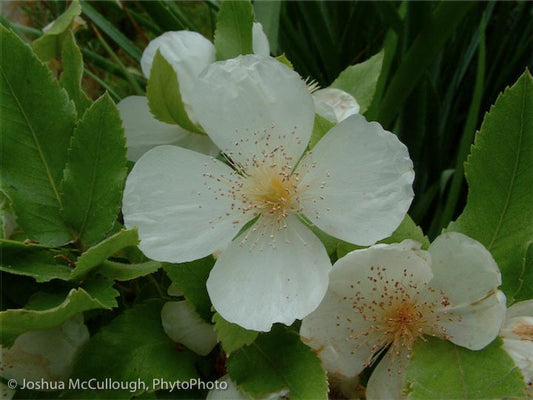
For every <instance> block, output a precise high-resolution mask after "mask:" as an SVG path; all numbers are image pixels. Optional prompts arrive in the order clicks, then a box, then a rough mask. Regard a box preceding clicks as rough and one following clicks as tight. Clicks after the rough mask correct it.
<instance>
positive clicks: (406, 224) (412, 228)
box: [337, 215, 429, 258]
mask: <svg viewBox="0 0 533 400" xmlns="http://www.w3.org/2000/svg"><path fill="white" fill-rule="evenodd" d="M405 239H413V240H416V241H417V242H419V243H421V244H422V248H423V249H426V250H427V248H428V247H429V239H428V238H427V236H425V235H424V232H422V229H421V228H420V227H419V226H418V225H417V224H415V222H414V221H413V220H412V219H411V217H410V216H409V215H405V217H404V219H403V220H402V222H401V223H400V225H399V226H398V228H396V230H395V231H394V232H393V233H392V235H390V236H389V237H388V238H385V239H383V240H380V241H379V242H378V243H386V244H391V243H400V242H402V241H403V240H405ZM362 248H364V247H361V246H357V245H355V244H351V243H347V242H341V243H339V246H338V247H337V257H338V258H341V257H344V256H345V255H346V254H348V253H349V252H351V251H354V250H357V249H362Z"/></svg>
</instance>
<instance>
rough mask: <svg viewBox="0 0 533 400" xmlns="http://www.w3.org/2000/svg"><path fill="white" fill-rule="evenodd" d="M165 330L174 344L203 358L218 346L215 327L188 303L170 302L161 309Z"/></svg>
mask: <svg viewBox="0 0 533 400" xmlns="http://www.w3.org/2000/svg"><path fill="white" fill-rule="evenodd" d="M161 323H162V325H163V330H164V331H165V333H166V334H167V335H168V337H170V338H171V339H172V340H173V341H174V342H176V343H181V344H183V345H184V346H185V347H187V348H189V349H191V350H192V351H194V352H195V353H197V354H200V355H201V356H206V355H208V354H209V353H210V352H211V350H213V348H214V347H215V346H216V345H217V334H216V332H215V330H214V328H213V325H210V324H208V323H207V322H205V321H204V320H203V319H202V318H201V317H200V315H198V313H197V312H196V311H195V310H194V309H193V308H192V306H191V305H190V304H189V303H188V302H187V301H169V302H166V303H165V305H164V306H163V308H162V309H161Z"/></svg>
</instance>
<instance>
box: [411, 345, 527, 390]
mask: <svg viewBox="0 0 533 400" xmlns="http://www.w3.org/2000/svg"><path fill="white" fill-rule="evenodd" d="M404 392H406V393H408V398H409V399H412V400H416V399H421V400H422V399H423V400H429V399H439V400H440V399H454V400H460V399H464V400H467V399H468V400H472V399H484V400H488V399H503V398H505V399H525V398H526V395H525V383H524V380H523V378H522V375H521V373H520V370H519V369H518V367H516V366H515V364H514V362H513V360H512V359H511V357H510V356H509V355H508V354H507V352H506V351H505V350H504V349H503V348H502V341H501V339H497V340H495V341H494V342H493V343H492V344H490V345H489V346H487V347H485V348H484V349H483V350H480V351H471V350H468V349H465V348H463V347H459V346H455V345H454V344H452V343H450V342H447V341H443V340H440V339H435V338H430V339H429V340H428V341H427V342H424V341H419V342H418V343H417V344H416V345H415V347H414V350H413V356H412V358H411V360H410V361H409V364H408V366H407V372H406V377H405V385H404Z"/></svg>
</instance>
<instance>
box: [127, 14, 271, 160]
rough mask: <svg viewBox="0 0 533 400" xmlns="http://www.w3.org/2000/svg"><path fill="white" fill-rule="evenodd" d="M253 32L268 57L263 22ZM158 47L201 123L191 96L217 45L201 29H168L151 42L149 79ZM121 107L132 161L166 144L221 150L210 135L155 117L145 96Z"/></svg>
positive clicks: (145, 65)
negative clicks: (197, 79)
mask: <svg viewBox="0 0 533 400" xmlns="http://www.w3.org/2000/svg"><path fill="white" fill-rule="evenodd" d="M252 32H253V50H254V53H256V54H261V55H265V56H268V55H269V54H270V47H269V45H268V39H267V37H266V36H265V33H264V32H263V28H262V26H261V24H260V23H257V22H256V23H254V25H253V31H252ZM158 50H159V51H160V52H161V55H162V56H163V57H164V58H165V59H166V60H167V61H168V62H169V63H170V64H171V65H172V67H173V68H174V70H175V71H176V74H177V77H178V82H179V85H180V92H181V96H182V99H183V101H184V104H185V111H186V112H187V114H188V115H189V118H190V119H191V120H192V121H194V122H195V123H197V122H198V119H197V118H196V116H195V115H196V113H195V111H194V108H193V106H192V105H191V97H192V95H193V93H194V88H195V85H196V84H195V81H196V78H197V77H198V75H199V74H200V72H202V71H203V70H204V69H205V68H206V67H207V66H209V65H210V64H212V63H214V62H215V47H214V46H213V44H212V43H211V42H210V41H209V40H207V39H206V38H205V37H203V36H202V35H201V34H199V33H197V32H191V31H172V32H165V33H163V34H162V35H161V36H158V37H157V38H155V39H154V40H152V41H150V43H149V44H148V46H147V47H146V48H145V49H144V52H143V54H142V57H141V69H142V71H143V74H144V76H145V77H146V78H149V77H150V71H151V69H152V63H153V60H154V57H155V54H156V53H157V51H158ZM117 106H118V109H119V111H120V116H121V118H122V121H123V122H124V130H125V134H126V140H127V145H128V159H130V160H132V161H137V160H138V159H139V157H140V156H141V155H143V154H144V153H145V152H147V151H148V150H150V149H151V148H153V147H155V146H160V145H164V144H171V145H176V146H181V147H185V148H187V149H191V150H195V151H198V152H201V153H204V154H210V155H215V154H216V153H217V152H218V149H217V147H216V146H215V145H214V144H213V142H212V141H211V140H210V139H209V137H208V136H205V135H199V134H196V133H192V132H189V131H188V130H186V129H183V128H182V127H180V126H178V125H172V124H166V123H164V122H161V121H158V120H157V119H155V118H154V117H153V116H152V114H151V113H150V109H149V107H148V100H147V98H146V97H144V96H129V97H126V98H124V99H122V100H121V101H120V102H119V103H118V105H117Z"/></svg>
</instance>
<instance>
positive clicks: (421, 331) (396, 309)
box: [345, 267, 455, 365]
mask: <svg viewBox="0 0 533 400" xmlns="http://www.w3.org/2000/svg"><path fill="white" fill-rule="evenodd" d="M402 272H403V273H402V275H401V277H398V276H396V277H389V276H388V274H387V269H386V268H385V267H371V274H369V276H368V277H367V279H368V280H369V281H370V285H371V291H370V292H369V291H368V283H367V282H364V281H363V282H361V281H358V282H357V285H361V287H365V289H366V290H365V291H364V292H365V294H363V292H362V291H361V290H358V288H357V285H351V286H350V287H351V289H354V290H355V295H354V296H353V297H347V298H345V300H347V301H350V302H351V305H352V308H353V309H354V310H355V311H357V312H358V313H360V314H361V316H362V318H363V319H364V320H365V321H367V322H369V324H370V325H369V327H368V328H366V329H362V330H356V329H354V330H353V331H352V335H351V337H352V338H353V337H355V338H361V337H367V338H368V340H371V341H372V342H373V343H374V345H373V346H372V349H371V353H372V354H371V356H370V357H369V359H368V360H367V362H366V364H367V365H371V364H372V363H373V362H374V361H375V359H376V358H377V357H378V356H379V354H381V352H382V351H384V350H385V349H387V348H389V346H390V351H391V352H392V353H391V355H392V356H400V355H402V354H405V355H406V356H407V358H410V357H411V352H412V349H413V346H414V344H415V342H416V341H417V340H418V339H422V340H424V336H423V335H431V336H439V337H442V338H444V339H448V338H449V336H448V335H447V334H446V330H445V329H444V328H443V327H442V326H441V321H442V318H443V317H445V318H447V319H450V320H451V319H453V318H455V316H453V315H452V313H451V312H446V311H443V307H446V306H448V305H449V301H448V298H447V297H446V296H445V295H444V293H442V292H437V291H436V290H435V289H433V288H431V287H430V286H428V285H427V283H422V282H419V281H418V280H417V279H416V277H415V276H414V275H413V274H409V273H408V270H407V269H404V270H403V271H402ZM348 322H350V321H348ZM356 350H357V349H355V351H356Z"/></svg>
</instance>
